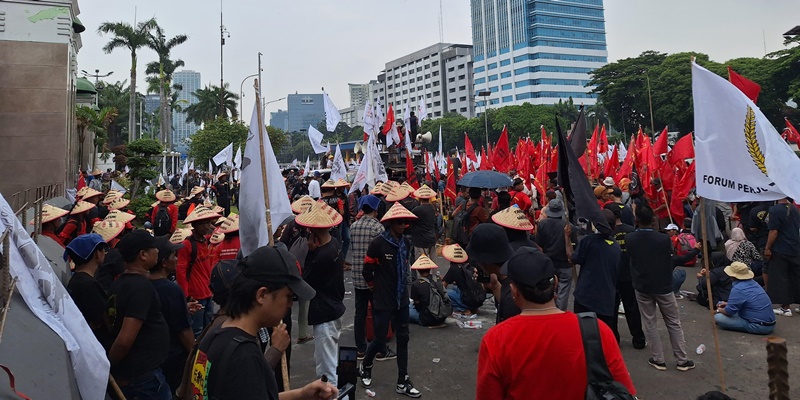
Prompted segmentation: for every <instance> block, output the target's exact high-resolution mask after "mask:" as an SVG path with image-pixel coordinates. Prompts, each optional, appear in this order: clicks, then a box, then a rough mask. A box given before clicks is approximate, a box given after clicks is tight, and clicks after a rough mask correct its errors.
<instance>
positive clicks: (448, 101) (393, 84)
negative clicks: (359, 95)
mask: <svg viewBox="0 0 800 400" xmlns="http://www.w3.org/2000/svg"><path fill="white" fill-rule="evenodd" d="M471 50H472V46H470V45H468V44H452V43H437V44H434V45H432V46H428V47H426V48H424V49H421V50H418V51H415V52H413V53H411V54H408V55H406V56H403V57H401V58H398V59H396V60H393V61H389V62H388V63H386V65H385V68H384V70H383V71H382V72H381V73H380V75H378V79H376V80H373V81H371V82H370V83H369V88H370V95H371V98H372V101H373V103H374V102H376V101H379V102H380V103H381V104H382V105H383V107H384V109H387V108H388V105H389V104H392V107H393V109H394V111H395V114H396V116H397V117H402V114H403V111H404V109H405V106H406V104H408V106H409V108H410V109H411V110H412V111H414V112H417V113H418V112H419V105H420V104H421V102H422V101H424V102H425V105H426V108H427V111H428V118H438V117H441V116H442V114H444V113H446V112H455V113H459V114H461V115H463V116H465V117H467V118H471V117H473V116H474V110H475V103H474V100H473V96H472V93H473V91H474V84H473V73H472V54H471Z"/></svg>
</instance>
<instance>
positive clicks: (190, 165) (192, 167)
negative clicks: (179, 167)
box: [189, 160, 194, 170]
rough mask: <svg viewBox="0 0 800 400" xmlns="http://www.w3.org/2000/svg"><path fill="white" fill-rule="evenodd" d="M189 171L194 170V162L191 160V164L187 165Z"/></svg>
mask: <svg viewBox="0 0 800 400" xmlns="http://www.w3.org/2000/svg"><path fill="white" fill-rule="evenodd" d="M189 169H191V170H194V160H192V163H191V164H189Z"/></svg>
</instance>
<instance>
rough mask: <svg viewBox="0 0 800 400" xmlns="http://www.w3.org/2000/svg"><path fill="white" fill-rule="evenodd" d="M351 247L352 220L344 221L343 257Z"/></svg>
mask: <svg viewBox="0 0 800 400" xmlns="http://www.w3.org/2000/svg"><path fill="white" fill-rule="evenodd" d="M349 249H350V222H348V221H344V222H343V223H342V258H346V257H347V251H348V250H349ZM337 357H338V356H337Z"/></svg>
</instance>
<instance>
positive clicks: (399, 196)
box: [386, 185, 414, 202]
mask: <svg viewBox="0 0 800 400" xmlns="http://www.w3.org/2000/svg"><path fill="white" fill-rule="evenodd" d="M413 192H414V188H412V187H411V186H408V187H405V186H403V185H400V186H398V187H395V188H392V190H391V191H389V193H388V194H387V195H386V201H389V202H392V201H400V200H403V199H405V198H406V197H408V196H409V195H410V194H411V193H413Z"/></svg>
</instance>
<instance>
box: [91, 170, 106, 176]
mask: <svg viewBox="0 0 800 400" xmlns="http://www.w3.org/2000/svg"><path fill="white" fill-rule="evenodd" d="M90 175H92V176H97V175H103V171H100V169H99V168H95V169H93V170H92V172H91V174H90Z"/></svg>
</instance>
